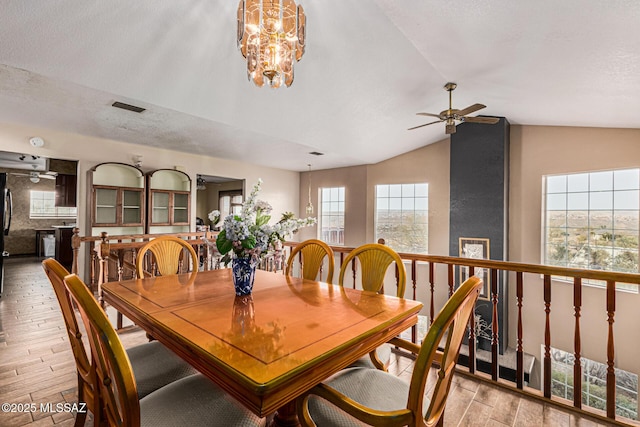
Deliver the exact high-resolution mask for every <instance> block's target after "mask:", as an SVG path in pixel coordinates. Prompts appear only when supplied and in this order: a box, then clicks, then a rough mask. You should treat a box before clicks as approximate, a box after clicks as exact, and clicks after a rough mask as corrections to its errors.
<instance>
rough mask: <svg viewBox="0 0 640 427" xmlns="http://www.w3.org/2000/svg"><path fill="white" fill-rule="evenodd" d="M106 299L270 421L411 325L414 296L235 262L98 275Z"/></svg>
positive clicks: (276, 422)
mask: <svg viewBox="0 0 640 427" xmlns="http://www.w3.org/2000/svg"><path fill="white" fill-rule="evenodd" d="M102 293H103V298H104V301H105V302H107V303H108V304H110V305H111V306H113V307H114V308H115V309H117V310H118V311H120V312H122V313H123V314H124V315H125V316H127V317H128V318H129V319H131V320H132V321H133V322H134V323H135V324H137V325H138V326H139V327H141V328H143V329H144V330H146V332H147V334H148V335H150V336H152V337H153V338H154V339H156V340H158V341H160V342H161V343H163V344H164V345H165V346H166V347H168V348H169V349H171V350H173V351H174V352H175V353H176V354H178V355H179V356H180V357H182V358H183V359H184V360H186V361H187V362H188V363H190V364H191V365H193V366H194V367H195V368H196V369H198V370H199V371H200V372H201V373H202V374H204V375H205V376H207V377H208V378H210V379H211V380H212V381H213V382H215V383H216V384H218V385H219V386H220V387H221V388H222V389H223V390H225V391H226V392H227V393H228V394H230V395H231V396H233V397H234V398H235V399H237V400H238V401H239V402H240V403H241V404H243V405H244V406H246V407H247V408H248V409H249V410H251V411H253V412H254V413H255V414H257V415H258V416H262V417H264V416H269V415H273V417H272V424H271V425H272V426H297V425H299V423H298V419H297V416H296V412H295V405H296V403H295V402H296V398H298V397H300V396H302V395H304V393H305V392H306V391H308V390H310V389H311V388H312V387H314V386H315V385H317V384H319V383H320V382H322V381H323V380H325V379H327V378H328V377H330V376H331V375H333V374H334V373H336V372H339V371H340V370H341V369H344V368H346V367H348V366H349V365H350V364H352V363H353V362H355V361H356V360H358V359H359V358H360V357H362V356H364V355H366V354H368V353H369V352H371V351H373V350H374V349H375V348H376V347H378V346H380V345H382V344H384V343H385V342H387V341H388V340H389V339H390V338H392V337H394V336H397V335H398V334H400V333H401V332H402V331H404V330H406V329H408V328H410V327H411V326H413V325H415V324H416V322H417V316H418V313H419V311H420V309H421V308H422V304H421V303H420V302H418V301H414V300H409V299H402V298H396V297H394V296H388V295H383V294H377V293H374V292H366V291H361V290H357V289H351V288H344V287H342V286H338V285H331V284H327V283H324V282H318V281H313V280H306V279H301V278H296V277H291V276H285V275H284V274H282V273H281V272H280V273H276V272H268V271H263V270H258V271H256V276H255V283H254V286H253V291H252V293H251V294H249V295H244V296H236V294H235V290H234V285H233V282H232V277H231V269H226V268H223V269H218V270H210V271H201V272H192V273H186V274H178V275H169V276H158V277H148V278H143V279H132V280H126V281H120V282H108V283H105V284H103V286H102Z"/></svg>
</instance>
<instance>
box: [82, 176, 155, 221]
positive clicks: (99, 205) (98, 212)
mask: <svg viewBox="0 0 640 427" xmlns="http://www.w3.org/2000/svg"><path fill="white" fill-rule="evenodd" d="M89 178H90V182H91V199H92V204H91V206H92V212H91V226H92V227H94V228H96V227H98V228H105V227H109V228H111V227H117V228H131V230H130V231H134V232H141V231H142V230H143V229H144V219H145V218H144V217H145V215H144V212H145V191H144V190H145V180H144V175H143V173H142V171H141V170H140V169H138V168H136V167H135V166H131V165H127V164H124V163H101V164H99V165H97V166H96V167H94V168H93V169H91V170H90V171H89Z"/></svg>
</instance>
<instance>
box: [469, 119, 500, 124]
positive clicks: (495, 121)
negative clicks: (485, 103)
mask: <svg viewBox="0 0 640 427" xmlns="http://www.w3.org/2000/svg"><path fill="white" fill-rule="evenodd" d="M462 121H463V122H468V123H482V124H487V125H495V124H496V123H498V122H499V121H500V119H499V118H497V117H463V118H462Z"/></svg>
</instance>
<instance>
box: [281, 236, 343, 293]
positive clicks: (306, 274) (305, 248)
mask: <svg viewBox="0 0 640 427" xmlns="http://www.w3.org/2000/svg"><path fill="white" fill-rule="evenodd" d="M299 254H301V255H302V268H301V269H302V278H303V279H307V280H320V279H321V278H319V277H318V276H319V275H320V274H321V269H322V265H323V263H324V259H325V257H326V258H327V276H326V279H325V282H327V283H331V281H332V280H333V270H334V266H335V259H334V257H333V250H331V248H330V247H329V245H327V244H326V243H325V242H323V241H321V240H317V239H309V240H305V241H304V242H301V243H299V244H298V245H296V247H294V248H293V250H292V251H291V255H289V259H288V260H287V268H286V270H285V274H286V275H287V276H291V273H292V271H293V267H294V264H295V261H296V256H298V255H299Z"/></svg>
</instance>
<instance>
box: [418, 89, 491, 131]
mask: <svg viewBox="0 0 640 427" xmlns="http://www.w3.org/2000/svg"><path fill="white" fill-rule="evenodd" d="M456 86H458V85H457V84H455V83H451V82H449V83H447V84H446V85H444V89H445V90H446V91H447V92H449V109H448V110H444V111H442V112H441V113H440V114H432V113H416V115H418V116H427V117H437V118H438V119H439V120H436V121H435V122H431V123H425V124H423V125H419V126H414V127H412V128H409V129H408V130H412V129H418V128H421V127H424V126H429V125H432V124H435V123H441V122H445V123H446V127H445V132H446V134H447V135H450V134H452V133H456V121H458V122H461V123H462V122H468V123H482V124H489V125H494V124H496V123H498V122H499V121H500V119H499V118H497V117H467V114H471V113H474V112H476V111H478V110H481V109H483V108H485V107H486V105H483V104H473V105H470V106H468V107H467V108H463V109H462V110H458V109H455V108H453V107H452V106H451V92H453V90H454V89H455V88H456Z"/></svg>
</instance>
